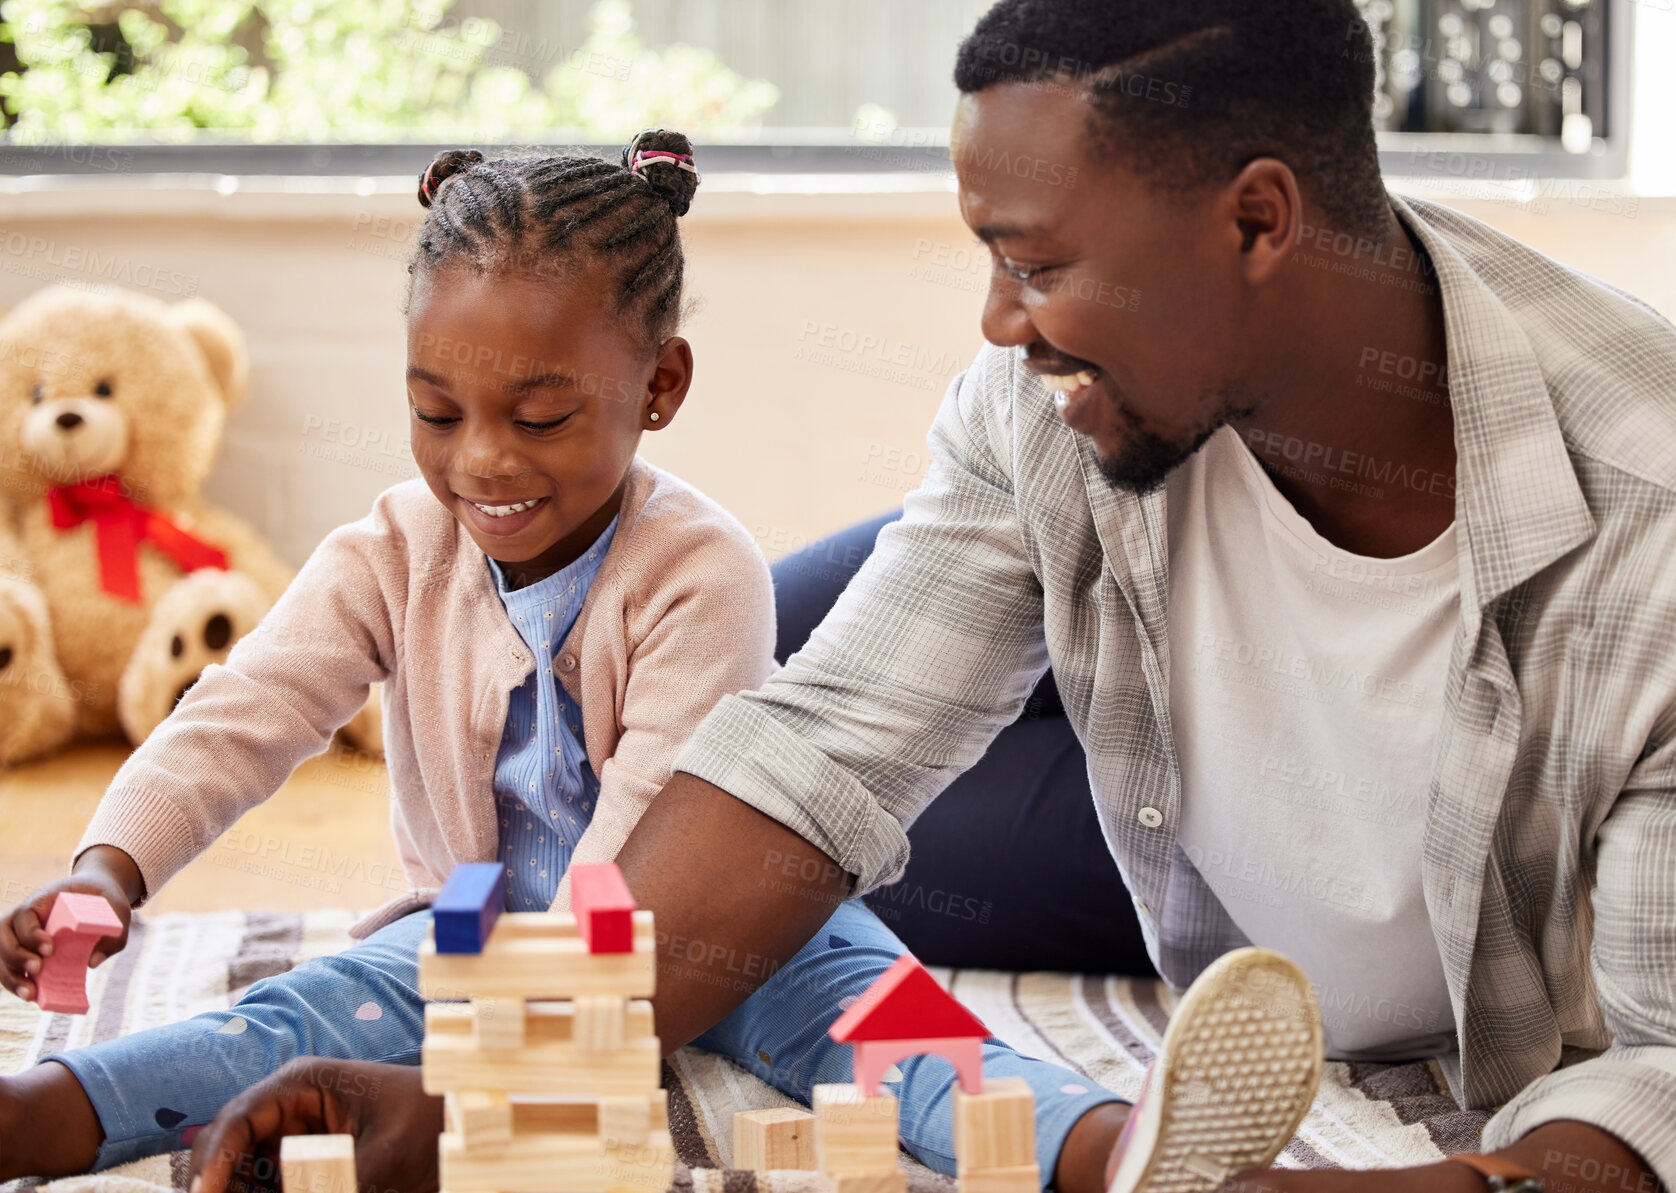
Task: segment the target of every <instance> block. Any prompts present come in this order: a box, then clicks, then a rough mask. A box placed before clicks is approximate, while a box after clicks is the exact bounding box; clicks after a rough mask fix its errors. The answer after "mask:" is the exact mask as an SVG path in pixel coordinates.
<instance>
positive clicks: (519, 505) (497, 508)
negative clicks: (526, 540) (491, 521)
mask: <svg viewBox="0 0 1676 1193" xmlns="http://www.w3.org/2000/svg"><path fill="white" fill-rule="evenodd" d="M540 503H541V498H539V497H537V498H536V499H535V500H534V501H519V502H516V503H515V504H513V505H478V503H477V502H475V501H474V502H472V504H473V505H476V506H477V508H478V509H480V510H482V511H483V512H484V513H486V514H488V515H489V516H490V517H491V518H505V517H508V516H510V515H512V514H521V513H523V512H524V511H525V510H527V509H534V508H535V507H536V506H537V505H539V504H540Z"/></svg>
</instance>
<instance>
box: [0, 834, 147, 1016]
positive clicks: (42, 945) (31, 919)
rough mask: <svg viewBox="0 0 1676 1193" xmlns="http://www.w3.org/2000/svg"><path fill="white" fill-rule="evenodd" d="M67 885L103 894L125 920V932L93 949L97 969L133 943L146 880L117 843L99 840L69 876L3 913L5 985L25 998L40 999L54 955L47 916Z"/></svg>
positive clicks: (0, 975) (1, 974) (0, 946)
mask: <svg viewBox="0 0 1676 1193" xmlns="http://www.w3.org/2000/svg"><path fill="white" fill-rule="evenodd" d="M64 891H74V892H76V893H77V894H84V895H101V896H103V897H104V898H105V899H106V900H107V901H108V902H109V903H110V905H111V908H112V909H113V910H114V911H115V912H116V914H117V918H118V919H120V920H121V921H122V935H121V936H117V937H107V938H105V939H104V940H102V941H100V942H99V944H98V946H97V947H96V948H95V949H94V950H93V956H92V957H90V958H89V959H88V963H87V964H88V968H89V969H92V968H96V967H97V966H99V965H101V964H103V963H104V961H105V958H107V957H111V956H114V955H115V954H117V953H120V952H121V951H122V950H123V948H124V946H126V945H127V943H128V923H129V921H130V920H132V919H133V916H134V904H135V903H136V902H138V901H139V900H140V898H141V897H142V896H143V895H144V894H145V882H144V880H143V879H142V878H141V876H140V868H139V867H138V866H136V865H135V864H134V859H133V858H131V857H129V856H128V855H127V854H126V853H124V852H123V851H122V850H120V849H118V848H116V847H115V846H114V845H95V846H94V847H93V848H91V849H89V850H88V851H87V852H86V853H84V854H82V855H81V857H80V858H78V859H77V860H76V868H75V872H74V873H72V874H71V875H70V876H69V877H68V878H60V879H59V880H58V881H56V882H49V883H47V885H46V886H44V887H42V888H41V889H40V890H38V891H36V892H35V893H34V894H33V895H30V896H29V898H27V899H25V900H24V901H23V902H22V903H19V904H18V905H17V906H16V907H14V908H12V910H11V911H10V912H8V913H6V915H5V916H4V918H0V986H5V988H6V989H8V990H10V991H11V992H12V993H13V994H15V995H17V996H18V997H19V998H21V999H23V1000H24V1001H25V1002H33V1001H34V1000H35V997H36V994H37V990H36V987H35V979H36V978H38V977H40V975H41V962H42V960H43V959H45V958H47V957H50V956H52V947H53V946H52V937H50V936H48V935H47V928H46V923H47V917H48V916H49V915H51V914H52V903H53V900H54V899H56V898H58V896H59V895H60V894H62V893H63V892H64Z"/></svg>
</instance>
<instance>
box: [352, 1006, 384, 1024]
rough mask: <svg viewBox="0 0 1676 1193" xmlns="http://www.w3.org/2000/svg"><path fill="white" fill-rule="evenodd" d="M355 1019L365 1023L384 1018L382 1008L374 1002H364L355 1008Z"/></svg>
mask: <svg viewBox="0 0 1676 1193" xmlns="http://www.w3.org/2000/svg"><path fill="white" fill-rule="evenodd" d="M355 1018H357V1019H360V1020H362V1021H363V1022H366V1023H371V1022H373V1021H374V1020H375V1019H382V1018H384V1008H383V1007H381V1006H379V1005H378V1004H377V1003H375V1002H364V1003H362V1004H361V1005H360V1006H358V1007H356V1008H355Z"/></svg>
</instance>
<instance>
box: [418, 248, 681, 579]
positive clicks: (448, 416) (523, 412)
mask: <svg viewBox="0 0 1676 1193" xmlns="http://www.w3.org/2000/svg"><path fill="white" fill-rule="evenodd" d="M609 284H610V283H609V280H608V279H607V278H606V277H604V276H603V271H596V270H593V269H588V268H582V269H578V270H577V272H576V273H575V274H574V275H572V276H570V277H568V278H566V279H565V280H563V281H561V282H552V281H548V282H537V281H532V280H528V279H521V278H517V277H507V276H502V275H495V274H487V275H485V274H478V273H473V272H471V271H470V270H466V269H452V270H445V271H443V272H442V273H440V274H437V275H434V276H431V275H422V276H420V277H418V278H416V279H414V286H413V294H412V299H411V301H410V303H409V306H408V316H407V392H408V405H409V408H410V410H411V415H412V420H413V456H414V459H415V460H416V461H417V462H418V464H419V470H420V472H421V473H422V474H423V475H424V477H425V483H426V484H428V485H430V487H431V492H432V493H434V494H436V498H437V500H438V501H440V502H442V504H443V505H444V506H446V507H447V508H448V510H449V512H450V513H452V514H453V515H454V516H455V517H456V518H458V519H459V521H460V524H461V525H462V526H464V527H465V528H466V532H467V533H468V534H470V535H471V537H472V541H473V542H475V543H476V544H477V545H478V546H479V547H480V548H482V550H483V552H484V554H486V555H488V556H489V557H490V558H491V559H493V560H495V561H496V562H497V563H500V564H502V565H509V566H507V571H508V577H509V579H510V580H511V582H512V583H513V584H514V585H515V586H518V587H523V586H524V585H528V584H533V583H535V582H536V581H538V580H540V579H542V578H544V577H546V576H550V575H552V574H553V573H554V572H556V571H558V570H559V569H560V568H563V567H565V566H566V565H567V564H569V563H571V562H572V561H573V560H575V559H576V558H577V557H578V556H579V555H581V553H582V552H583V551H584V550H585V549H586V548H587V547H588V545H589V544H590V543H592V542H593V541H594V540H595V539H596V538H598V537H599V535H600V532H602V531H603V530H604V529H605V528H606V526H607V525H609V524H610V522H611V519H612V518H614V517H615V516H616V514H617V509H618V507H619V505H620V504H621V502H622V491H623V483H624V480H625V478H626V477H627V474H628V468H629V464H630V462H631V461H632V460H633V459H634V452H635V448H636V446H637V445H638V444H639V442H640V433H641V431H643V430H662V429H663V428H664V427H667V426H668V425H669V424H670V422H671V421H672V420H673V419H674V417H675V412H676V411H677V410H678V409H680V406H681V402H682V399H684V398H685V397H686V394H687V387H688V386H689V385H690V384H691V383H692V350H691V348H690V347H689V346H688V345H687V342H686V341H685V340H683V339H681V338H680V337H678V336H677V337H673V338H671V339H670V340H668V341H667V342H665V343H664V344H663V345H662V346H661V347H660V348H658V349H657V350H656V352H655V353H650V354H649V353H648V352H647V351H646V349H645V348H644V347H642V346H641V345H640V344H639V343H638V342H637V341H636V339H635V338H634V336H633V335H632V334H631V329H626V328H624V327H623V326H621V324H620V323H619V321H618V320H616V319H613V318H612V317H611V315H610V314H609V313H608V311H607V310H606V309H605V304H604V303H602V302H601V301H600V299H599V297H598V296H599V295H601V294H602V293H606V290H605V289H604V287H605V286H607V285H609ZM654 412H655V413H656V414H657V418H656V419H653V418H652V415H653V413H654Z"/></svg>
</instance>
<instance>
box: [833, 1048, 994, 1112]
mask: <svg viewBox="0 0 1676 1193" xmlns="http://www.w3.org/2000/svg"><path fill="white" fill-rule="evenodd" d="M851 1048H852V1049H854V1052H853V1053H852V1055H851V1057H850V1070H851V1077H850V1080H852V1081H853V1082H855V1084H857V1085H859V1086H860V1087H861V1092H862V1094H863V1095H864V1096H866V1097H869V1098H870V1097H872V1096H874V1095H875V1094H877V1093H879V1092H880V1090H879V1080H880V1078H882V1077H883V1076H884V1075H885V1074H886V1073H887V1072H888V1071H889V1070H890V1066H892V1065H894V1064H895V1063H896V1062H897V1061H899V1060H905V1059H906V1058H908V1057H910V1056H940V1057H942V1058H943V1059H944V1060H946V1061H948V1062H949V1063H950V1064H951V1065H953V1066H954V1072H955V1076H956V1077H958V1078H959V1079H960V1088H961V1089H963V1090H965V1091H966V1092H967V1093H969V1094H980V1093H982V1092H983V1041H982V1040H981V1039H979V1038H977V1037H976V1036H945V1037H942V1038H940V1039H918V1040H860V1041H857V1042H856V1043H854V1044H852V1045H851Z"/></svg>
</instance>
